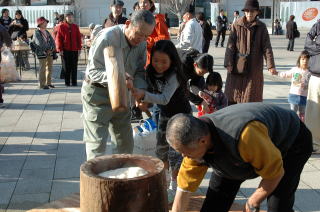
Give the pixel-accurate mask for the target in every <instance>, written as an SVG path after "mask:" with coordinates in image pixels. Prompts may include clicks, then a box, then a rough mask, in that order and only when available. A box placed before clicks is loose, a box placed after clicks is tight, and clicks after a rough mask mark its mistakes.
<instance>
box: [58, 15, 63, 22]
mask: <svg viewBox="0 0 320 212" xmlns="http://www.w3.org/2000/svg"><path fill="white" fill-rule="evenodd" d="M63 21H64V14H61V15H59V18H58V22H59V23H60V22H63Z"/></svg>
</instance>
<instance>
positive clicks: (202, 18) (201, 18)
mask: <svg viewBox="0 0 320 212" xmlns="http://www.w3.org/2000/svg"><path fill="white" fill-rule="evenodd" d="M197 19H198V20H199V21H205V20H206V19H205V17H204V13H203V12H200V13H198V14H197Z"/></svg>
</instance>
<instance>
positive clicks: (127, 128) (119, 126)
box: [81, 82, 133, 160]
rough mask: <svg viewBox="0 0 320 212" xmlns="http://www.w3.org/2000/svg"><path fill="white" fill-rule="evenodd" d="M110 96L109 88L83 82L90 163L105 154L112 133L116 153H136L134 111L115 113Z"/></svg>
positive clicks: (84, 118)
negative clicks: (131, 115) (133, 126)
mask: <svg viewBox="0 0 320 212" xmlns="http://www.w3.org/2000/svg"><path fill="white" fill-rule="evenodd" d="M108 92H109V91H108V88H99V87H95V86H93V85H89V84H88V83H86V82H83V85H82V89H81V100H82V104H83V114H82V118H83V128H84V132H83V141H84V142H85V143H86V153H87V160H90V159H92V158H96V157H98V156H101V155H104V154H105V151H106V143H107V140H108V137H109V132H110V135H111V140H112V142H114V146H116V149H114V150H113V153H116V154H123V153H128V154H131V153H132V151H133V135H132V128H131V122H130V109H129V107H128V110H127V111H124V112H113V111H112V109H111V104H110V100H109V93H108Z"/></svg>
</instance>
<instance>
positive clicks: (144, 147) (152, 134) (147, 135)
mask: <svg viewBox="0 0 320 212" xmlns="http://www.w3.org/2000/svg"><path fill="white" fill-rule="evenodd" d="M133 141H134V146H133V154H139V155H148V156H153V157H156V147H157V127H156V124H155V123H154V121H153V120H152V119H151V118H149V119H146V120H141V121H140V123H139V125H138V126H136V127H134V128H133Z"/></svg>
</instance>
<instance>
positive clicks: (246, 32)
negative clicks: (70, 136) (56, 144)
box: [0, 0, 320, 212]
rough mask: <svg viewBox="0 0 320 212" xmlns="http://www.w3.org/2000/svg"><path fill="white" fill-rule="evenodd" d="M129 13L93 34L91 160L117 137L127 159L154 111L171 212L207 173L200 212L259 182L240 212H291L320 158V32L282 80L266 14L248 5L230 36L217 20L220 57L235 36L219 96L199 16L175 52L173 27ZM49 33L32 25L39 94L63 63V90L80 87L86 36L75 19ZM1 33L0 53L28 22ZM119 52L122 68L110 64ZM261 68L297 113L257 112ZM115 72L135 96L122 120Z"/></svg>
mask: <svg viewBox="0 0 320 212" xmlns="http://www.w3.org/2000/svg"><path fill="white" fill-rule="evenodd" d="M123 6H124V2H123V1H121V0H116V1H112V4H111V5H110V9H111V13H110V14H109V16H108V17H107V18H106V19H105V21H104V23H103V24H102V25H95V24H90V25H89V29H90V32H91V35H90V37H88V43H90V50H89V56H88V64H87V67H86V72H85V79H84V82H83V84H82V88H81V100H82V104H83V116H82V117H83V126H84V134H83V141H84V142H85V144H86V154H87V160H90V159H93V158H96V157H99V156H101V155H104V154H105V151H106V143H107V141H108V139H109V138H110V136H111V140H112V142H113V143H114V144H115V149H114V150H113V153H120V154H122V153H129V154H131V153H132V151H133V144H134V141H133V135H132V127H131V120H132V115H134V116H135V118H137V119H142V112H146V113H147V112H148V111H149V110H151V111H152V115H153V119H154V121H155V123H156V124H157V127H158V128H157V146H156V155H157V157H158V158H159V159H161V160H162V161H163V162H164V164H165V168H166V170H171V176H170V185H169V186H168V187H169V189H168V195H169V196H168V197H169V200H170V201H173V200H174V204H173V209H172V211H174V212H179V211H185V209H186V207H187V204H188V199H189V197H190V193H191V192H194V191H196V190H197V188H198V187H199V185H200V183H201V180H202V179H203V177H204V175H205V173H206V171H207V169H208V167H212V168H213V170H214V172H213V174H212V178H211V181H210V186H209V189H208V193H207V196H206V199H205V201H204V204H203V206H202V210H201V211H212V210H213V209H215V210H218V211H228V210H229V208H230V207H231V204H232V202H233V200H234V198H235V195H236V194H237V191H238V190H239V187H240V185H241V183H242V182H244V181H245V180H247V179H251V178H255V177H257V176H261V177H262V181H261V184H260V186H259V188H257V190H256V191H255V192H254V193H253V194H252V195H251V196H250V198H249V199H248V201H247V203H246V205H245V209H244V210H245V211H254V210H259V207H260V204H261V202H262V201H263V200H265V199H266V198H267V197H268V211H293V209H292V208H293V204H294V193H295V191H296V189H297V186H298V183H299V177H300V174H301V172H302V169H303V167H304V164H305V163H306V162H307V160H308V158H309V157H310V155H311V154H312V152H315V153H319V151H320V134H319V126H320V123H319V122H320V120H319V117H320V100H319V89H320V80H319V75H320V64H319V61H320V58H319V57H320V49H319V46H320V40H319V39H320V21H318V22H317V23H316V24H315V25H314V27H313V28H312V29H311V31H310V32H309V33H308V35H307V38H306V44H305V51H303V52H301V54H300V56H299V58H298V61H297V64H296V67H294V68H292V69H291V70H290V71H287V72H280V73H278V71H277V70H276V65H275V61H274V56H273V50H272V46H271V42H270V37H269V33H268V30H267V27H266V25H265V24H264V23H263V22H262V21H260V20H259V18H258V17H259V14H260V7H259V2H258V1H257V0H247V1H246V4H245V6H244V8H243V12H244V16H242V17H241V16H240V15H239V11H235V13H234V20H233V22H232V24H231V25H230V26H229V25H228V19H227V17H226V16H225V13H224V11H223V10H220V14H219V16H218V17H217V18H216V31H217V36H216V41H215V46H216V47H218V46H220V47H224V41H225V35H226V31H227V29H228V28H229V29H230V35H229V39H228V42H227V45H226V53H225V58H224V67H225V68H226V70H227V72H228V74H227V79H226V85H225V88H224V92H223V81H222V78H221V75H220V74H219V73H218V72H215V71H214V70H213V65H214V58H213V56H212V55H210V54H208V50H209V46H210V41H211V40H212V39H213V33H212V30H211V26H210V24H209V23H208V22H207V21H206V20H205V16H204V14H203V13H198V14H195V13H194V11H193V10H189V11H187V12H186V13H185V14H184V15H183V23H182V24H181V26H180V29H179V36H178V44H177V45H174V43H173V42H172V41H171V40H170V39H171V38H170V34H169V30H168V27H169V24H168V21H167V20H166V16H165V15H163V14H155V13H154V12H155V9H156V8H155V3H154V1H153V0H139V1H138V2H137V3H136V4H135V5H134V12H133V13H132V14H130V18H129V19H127V18H125V17H124V16H123V15H122V9H123ZM293 20H294V16H291V17H290V21H291V22H290V21H289V22H288V24H287V38H288V39H289V45H288V51H293V48H294V39H295V38H297V35H296V34H297V32H296V31H297V27H296V24H295V22H294V21H293ZM48 22H49V21H48V20H47V19H46V18H45V17H40V18H39V19H38V20H37V26H38V28H37V29H36V30H35V32H34V35H33V38H32V40H31V42H30V46H31V48H32V49H33V51H34V52H35V53H36V55H37V57H38V59H39V61H40V74H39V87H40V88H41V89H49V88H54V85H53V84H52V81H51V73H52V61H53V59H54V58H56V57H57V55H56V53H57V52H59V54H60V56H61V60H62V70H61V78H64V79H65V85H66V86H71V85H72V86H77V64H78V56H79V54H80V50H81V48H82V47H81V45H82V43H81V41H82V37H81V36H82V35H81V33H80V30H79V26H78V25H76V24H75V23H74V16H73V14H72V13H71V12H68V13H66V14H64V15H63V16H61V15H59V14H56V18H55V23H54V25H55V27H54V31H53V34H52V35H51V34H50V33H49V32H48V30H47V24H48ZM0 23H1V24H2V25H3V27H2V28H3V29H2V28H0V38H2V39H1V42H6V43H7V45H10V44H9V41H8V42H7V41H6V35H4V34H3V35H2V33H1V32H2V31H7V32H8V35H10V36H11V38H12V39H14V38H15V39H19V38H20V36H21V35H26V31H27V30H28V22H27V21H26V20H25V19H24V18H23V16H22V14H21V11H17V12H16V17H15V19H14V20H12V19H11V18H10V17H9V16H8V11H7V10H3V11H2V17H1V18H0ZM220 37H221V42H220ZM110 49H111V50H112V51H111V50H110ZM117 52H120V54H121V55H122V57H115V55H116V54H117ZM264 58H265V59H266V65H267V68H268V71H269V72H270V73H271V74H272V75H279V76H280V77H285V78H291V79H292V84H291V89H290V94H289V97H288V101H289V103H290V107H291V111H290V110H285V109H282V108H279V107H277V106H274V105H267V104H263V103H261V102H262V101H263V85H264V79H263V65H264V64H263V63H264V62H263V60H264ZM112 61H113V62H112ZM110 63H112V66H113V67H118V68H119V67H120V66H121V67H123V68H124V71H125V72H126V79H125V82H124V83H125V85H124V86H126V87H127V88H128V93H129V94H130V95H123V98H126V99H125V101H126V103H127V105H132V107H128V108H126V109H124V110H122V111H114V110H113V107H112V101H111V96H110V95H112V93H110V91H109V88H108V87H109V86H111V84H110V83H111V79H109V78H108V71H109V70H108V65H109V66H110ZM113 63H114V64H113ZM119 64H120V65H119ZM119 69H120V68H119ZM205 75H206V78H205ZM109 77H110V76H109ZM129 90H130V92H129ZM0 97H1V89H0ZM0 100H1V99H0ZM0 103H1V102H0ZM190 103H193V104H194V105H196V108H197V110H198V111H197V112H198V117H194V116H193V115H192V112H193V111H192V107H191V104H190ZM306 126H307V127H308V128H309V129H308V128H307V127H306ZM309 130H310V131H311V132H310V131H309ZM311 133H312V135H311ZM109 135H110V136H109ZM312 136H313V138H312ZM257 138H259V139H257Z"/></svg>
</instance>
